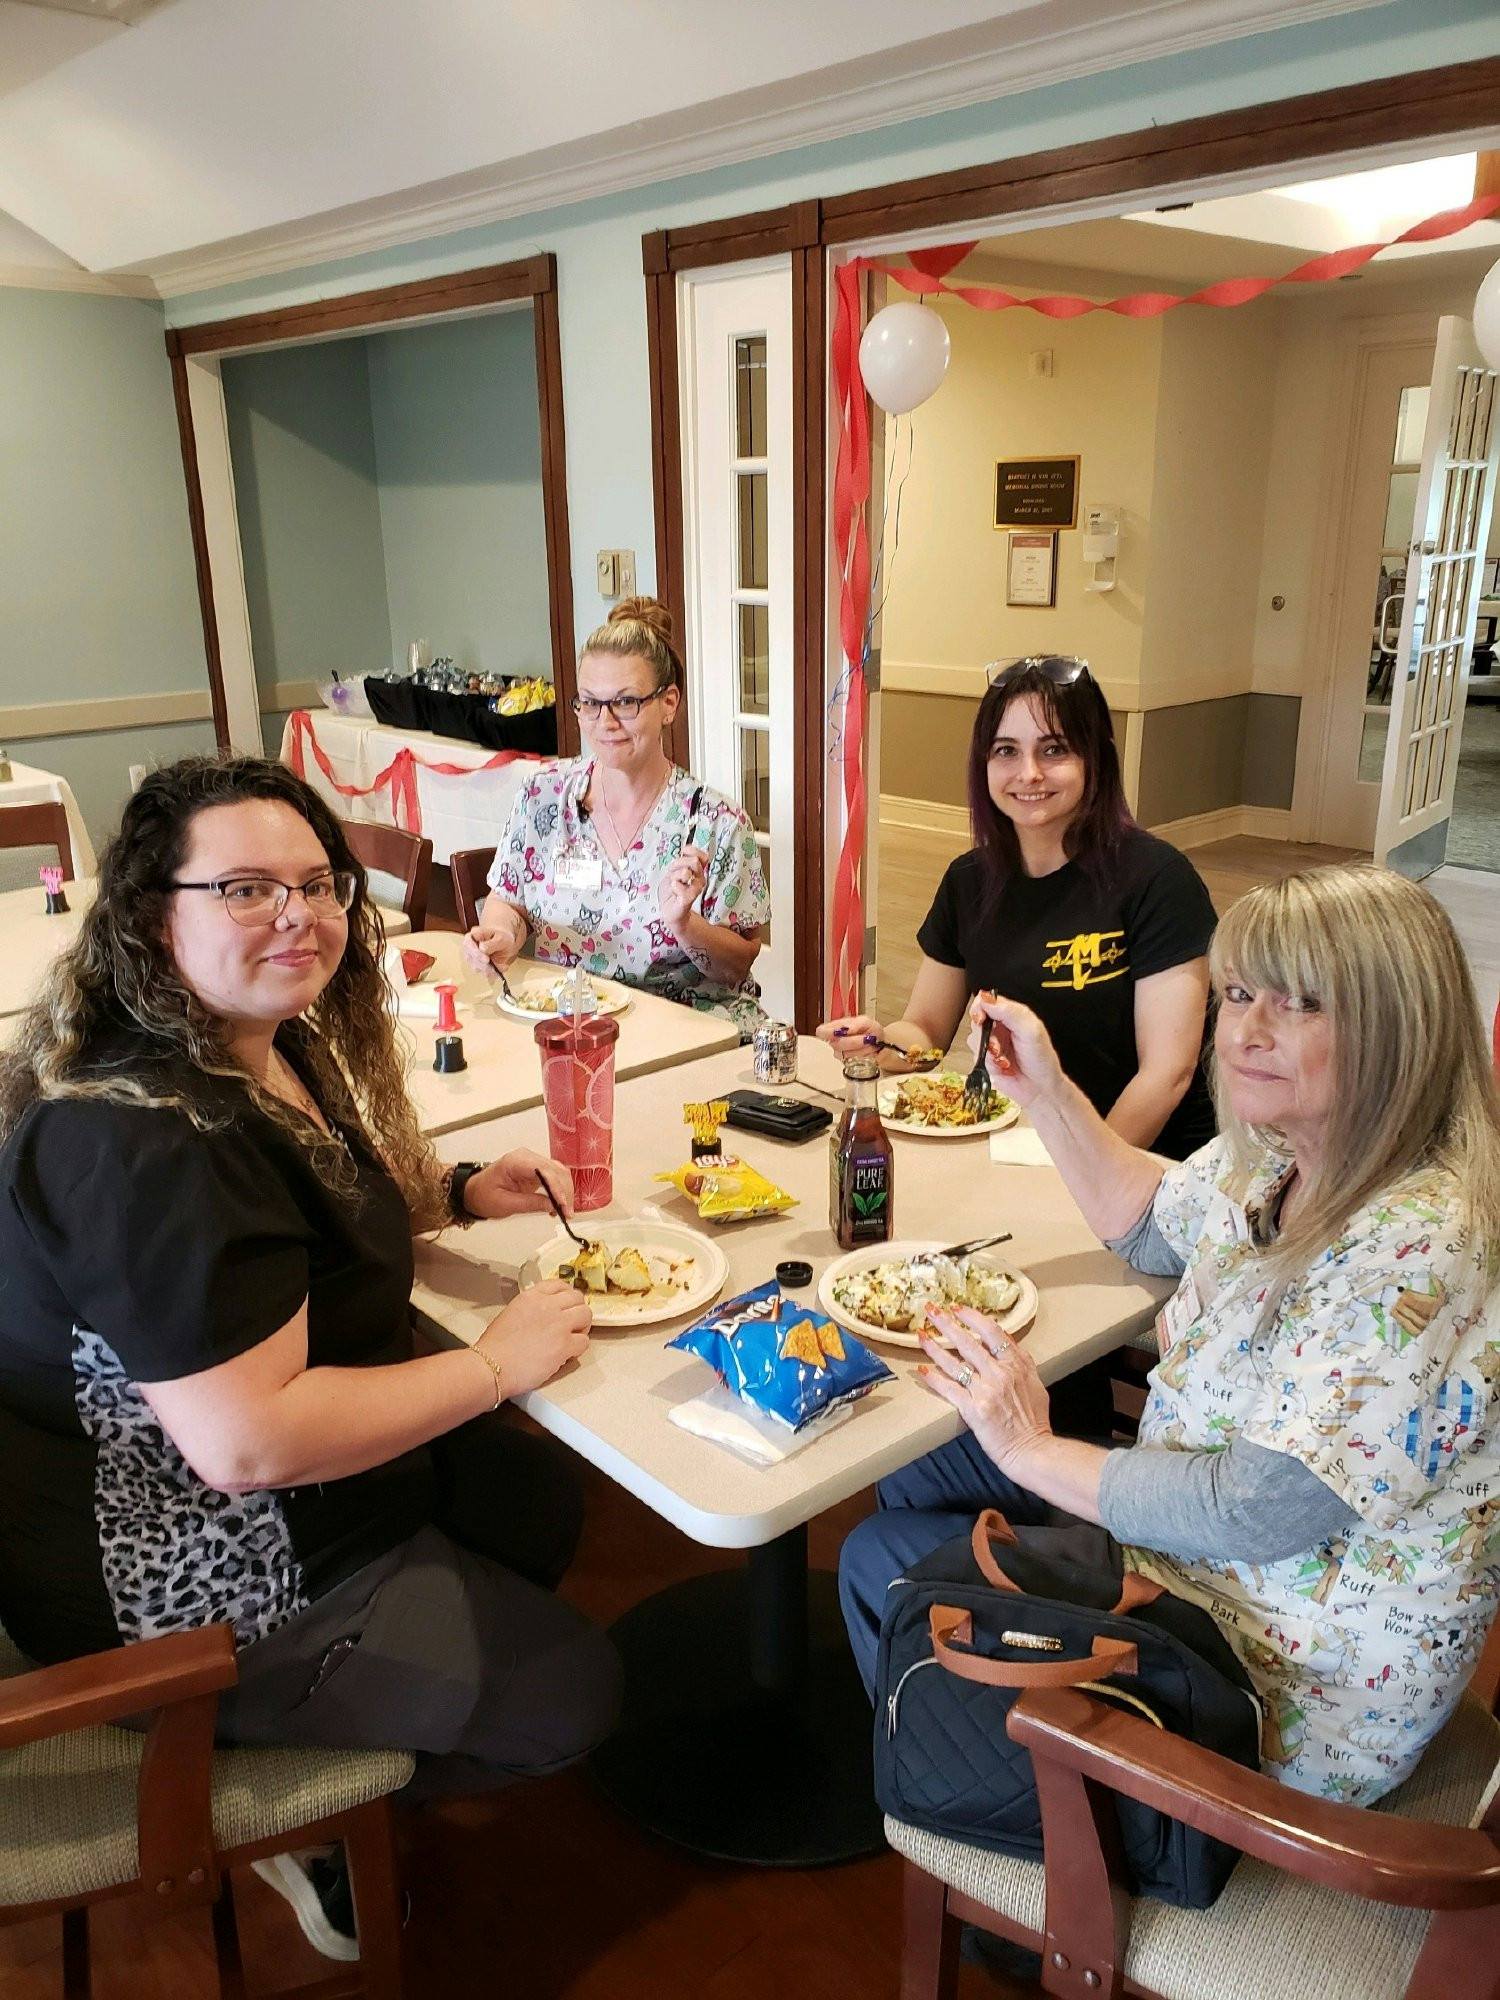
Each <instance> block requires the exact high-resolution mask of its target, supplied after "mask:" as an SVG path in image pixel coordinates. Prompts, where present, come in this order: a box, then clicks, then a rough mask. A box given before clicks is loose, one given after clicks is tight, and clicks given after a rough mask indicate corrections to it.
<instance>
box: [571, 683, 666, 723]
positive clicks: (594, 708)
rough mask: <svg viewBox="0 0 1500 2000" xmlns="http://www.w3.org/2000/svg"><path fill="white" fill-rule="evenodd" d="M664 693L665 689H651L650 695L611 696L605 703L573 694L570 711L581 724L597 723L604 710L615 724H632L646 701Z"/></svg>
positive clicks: (653, 699) (589, 695)
mask: <svg viewBox="0 0 1500 2000" xmlns="http://www.w3.org/2000/svg"><path fill="white" fill-rule="evenodd" d="M665 693H666V689H665V688H652V690H651V692H650V694H612V695H610V696H609V698H608V699H607V700H605V701H597V700H595V698H594V696H593V695H591V694H575V695H574V697H573V701H572V709H573V713H574V714H575V715H576V716H577V717H578V719H579V720H580V721H581V722H597V721H598V720H599V714H600V711H601V710H602V709H606V708H607V709H608V710H609V712H610V714H611V715H612V716H613V717H614V719H615V721H616V722H634V721H635V719H636V717H637V716H638V715H639V714H640V712H641V710H642V709H643V708H644V707H645V706H646V703H647V702H648V701H655V700H656V699H657V697H658V696H659V695H664V694H665Z"/></svg>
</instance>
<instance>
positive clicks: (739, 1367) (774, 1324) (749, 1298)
mask: <svg viewBox="0 0 1500 2000" xmlns="http://www.w3.org/2000/svg"><path fill="white" fill-rule="evenodd" d="M667 1345H668V1347H676V1348H681V1349H682V1350H683V1351H684V1352H685V1353H688V1354H696V1355H697V1356H698V1358H699V1360H700V1361H706V1362H707V1363H708V1365H709V1367H710V1368H712V1369H713V1371H714V1373H715V1374H716V1375H717V1376H718V1378H719V1380H720V1381H721V1382H723V1383H724V1385H725V1386H726V1387H727V1388H728V1389H730V1390H732V1391H733V1393H734V1394H735V1395H736V1396H739V1397H740V1398H742V1399H743V1401H745V1402H746V1403H748V1404H750V1406H751V1407H752V1408H753V1409H756V1410H759V1411H760V1412H761V1413H762V1414H763V1415H765V1416H768V1417H772V1418H774V1419H775V1421H776V1422H777V1423H779V1424H784V1425H785V1426H786V1428H787V1429H788V1430H792V1431H796V1430H801V1428H802V1427H803V1425H804V1424H809V1423H811V1422H812V1421H813V1420H814V1419H815V1418H817V1417H820V1416H823V1415H824V1414H825V1413H826V1412H827V1411H829V1410H831V1409H834V1408H836V1407H837V1406H838V1405H840V1404H842V1403H847V1402H852V1401H853V1400H854V1399H855V1398H856V1397H859V1396H863V1395H865V1394H867V1393H868V1392H869V1390H871V1389H873V1388H874V1387H875V1385H876V1383H877V1382H888V1381H890V1380H891V1371H890V1369H889V1368H887V1367H886V1365H885V1363H884V1362H883V1361H880V1360H878V1359H877V1358H876V1357H875V1355H873V1354H872V1353H871V1352H870V1350H869V1348H867V1347H865V1346H864V1345H863V1344H862V1343H861V1342H860V1341H858V1340H856V1339H855V1338H854V1336H853V1335H852V1334H842V1333H840V1332H839V1329H838V1328H837V1327H836V1326H835V1325H834V1324H833V1321H832V1320H831V1319H829V1318H828V1317H827V1316H826V1314H824V1313H820V1312H816V1311H814V1310H813V1309H812V1308H811V1307H809V1306H802V1305H797V1304H796V1303H794V1302H793V1301H791V1300H788V1299H784V1298H783V1297H782V1295H781V1290H780V1287H779V1286H777V1285H775V1284H764V1285H757V1286H756V1287H755V1289H754V1290H753V1291H750V1292H743V1293H741V1295H740V1297H739V1298H737V1299H730V1300H728V1301H727V1302H726V1303H725V1304H723V1305H719V1306H714V1307H712V1308H711V1309H710V1310H709V1311H708V1312H706V1313H704V1314H703V1316H702V1317H701V1318H700V1319H696V1320H694V1321H693V1324H692V1325H691V1326H690V1327H688V1328H687V1329H686V1331H685V1332H683V1333H679V1334H677V1335H676V1336H675V1337H674V1338H673V1339H671V1340H669V1341H668V1342H667Z"/></svg>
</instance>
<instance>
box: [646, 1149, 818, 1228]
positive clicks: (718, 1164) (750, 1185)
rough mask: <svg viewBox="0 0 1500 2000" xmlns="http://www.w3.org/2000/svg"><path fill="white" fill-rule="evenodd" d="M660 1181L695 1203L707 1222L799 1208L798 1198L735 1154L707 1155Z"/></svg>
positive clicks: (772, 1213)
mask: <svg viewBox="0 0 1500 2000" xmlns="http://www.w3.org/2000/svg"><path fill="white" fill-rule="evenodd" d="M656 1178H657V1180H659V1181H670V1182H671V1184H672V1186H673V1187H675V1188H677V1189H678V1190H679V1191H680V1192H681V1193H683V1194H685V1195H687V1196H688V1198H689V1200H691V1201H695V1202H696V1203H697V1204H698V1214H699V1217H700V1218H701V1220H703V1221H704V1222H743V1221H744V1220H745V1219H746V1218H747V1217H749V1216H754V1215H779V1214H780V1213H781V1212H782V1210H783V1209H787V1208H795V1207H796V1205H797V1197H796V1196H795V1195H794V1194H788V1193H787V1191H786V1189H785V1188H780V1187H777V1185H776V1183H775V1182H774V1181H768V1180H767V1179H766V1177H765V1175H764V1174H762V1173H757V1172H756V1170H755V1168H754V1167H747V1166H746V1164H745V1162H744V1161H743V1160H740V1159H736V1158H735V1156H734V1154H732V1153H706V1154H704V1155H702V1156H701V1157H700V1158H697V1159H693V1160H690V1161H689V1162H688V1164H687V1165H686V1166H685V1167H677V1168H675V1169H674V1171H673V1172H671V1173H670V1174H658V1175H657V1176H656Z"/></svg>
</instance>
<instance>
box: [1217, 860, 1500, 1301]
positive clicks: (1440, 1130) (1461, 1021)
mask: <svg viewBox="0 0 1500 2000" xmlns="http://www.w3.org/2000/svg"><path fill="white" fill-rule="evenodd" d="M1209 964H1210V969H1211V971H1212V975H1213V981H1214V988H1215V991H1216V992H1217V993H1218V994H1220V995H1221V996H1222V994H1223V991H1224V987H1225V985H1226V983H1228V982H1229V981H1231V980H1242V981H1243V982H1244V984H1245V985H1246V986H1247V987H1249V988H1250V989H1251V990H1252V991H1257V990H1261V989H1264V988H1269V989H1270V990H1271V991H1273V992H1275V993H1280V994H1285V995H1287V996H1288V997H1295V998H1302V999H1310V1000H1316V1001H1317V1003H1318V1005H1319V1007H1320V1008H1321V1009H1322V1011H1323V1012H1324V1013H1325V1014H1326V1016H1327V1017H1328V1021H1329V1025H1330V1027H1331V1030H1332V1038H1333V1073H1334V1084H1333V1103H1332V1108H1331V1110H1330V1112H1329V1115H1328V1125H1327V1133H1326V1139H1325V1144H1324V1149H1323V1155H1322V1158H1321V1160H1320V1161H1319V1163H1318V1165H1317V1167H1316V1169H1315V1171H1314V1173H1313V1174H1312V1176H1311V1178H1310V1179H1309V1181H1308V1182H1307V1183H1306V1184H1305V1187H1304V1194H1303V1199H1302V1202H1301V1204H1300V1206H1299V1207H1298V1209H1297V1210H1296V1213H1295V1215H1294V1217H1293V1219H1292V1221H1291V1222H1290V1223H1289V1225H1288V1227H1287V1229H1286V1231H1285V1233H1284V1234H1283V1235H1282V1236H1281V1237H1280V1238H1279V1239H1278V1241H1277V1244H1276V1248H1275V1251H1274V1252H1273V1255H1272V1260H1271V1261H1272V1263H1273V1265H1274V1266H1276V1267H1278V1268H1279V1269H1281V1270H1283V1271H1284V1272H1285V1274H1286V1275H1287V1276H1291V1275H1292V1274H1293V1273H1294V1272H1295V1271H1297V1270H1305V1269H1306V1268H1307V1265H1308V1264H1309V1263H1310V1262H1311V1260H1312V1258H1313V1257H1315V1256H1316V1255H1317V1254H1318V1253H1319V1252H1320V1251H1322V1250H1325V1249H1326V1248H1327V1247H1328V1245H1329V1244H1330V1243H1332V1242H1333V1241H1334V1240H1335V1238H1336V1237H1337V1236H1338V1235H1339V1234H1340V1232H1341V1230H1342V1229H1343V1227H1344V1225H1345V1224H1346V1223H1347V1222H1348V1220H1349V1218H1350V1217H1351V1216H1353V1215H1356V1214H1357V1213H1358V1212H1359V1210H1360V1209H1362V1208H1364V1207H1365V1206H1366V1205H1367V1204H1368V1203H1369V1202H1371V1201H1372V1200H1373V1199H1374V1198H1375V1197H1376V1196H1377V1195H1379V1194H1381V1193H1382V1192H1383V1191H1385V1190H1393V1189H1395V1188H1396V1187H1398V1186H1399V1185H1400V1184H1401V1183H1402V1182H1403V1181H1411V1180H1415V1179H1417V1178H1419V1177H1421V1176H1423V1175H1424V1174H1431V1173H1432V1172H1433V1171H1434V1170H1436V1171H1439V1172H1442V1173H1445V1174H1449V1175H1451V1176H1452V1177H1453V1181H1454V1183H1455V1186H1456V1190H1457V1195H1458V1200H1459V1203H1460V1206H1461V1212H1462V1215H1463V1219H1464V1221H1465V1223H1466V1225H1467V1227H1468V1229H1469V1231H1470V1233H1471V1234H1472V1236H1473V1237H1474V1239H1475V1243H1476V1248H1478V1249H1479V1251H1480V1252H1481V1255H1482V1256H1483V1257H1484V1259H1485V1261H1486V1262H1490V1261H1492V1260H1494V1258H1495V1257H1496V1255H1497V1253H1500V1091H1497V1088H1496V1082H1495V1069H1494V1062H1493V1057H1492V1055H1491V1051H1490V1046H1489V1038H1488V1036H1487V1035H1486V1033H1485V1030H1484V1025H1483V1023H1482V1021H1481V1019H1480V1015H1479V1003H1478V1000H1477V999H1476V997H1475V993H1474V982H1473V979H1472V978H1471V977H1470V973H1469V967H1468V962H1467V960H1466V959H1465V957H1464V952H1463V947H1462V945H1461V944H1460V943H1459V941H1458V934H1457V932H1456V931H1455V930H1454V928H1453V924H1452V920H1451V919H1450V918H1449V916H1448V913H1447V911H1446V910H1445V909H1444V908H1443V907H1442V905H1441V904H1440V903H1439V902H1438V901H1437V900H1436V899H1435V898H1434V897H1433V896H1431V895H1429V894H1428V893H1427V891H1426V890H1425V889H1421V888H1419V887H1418V886H1417V884H1416V883H1415V882H1409V881H1408V880H1407V879H1406V878H1405V877H1404V876H1401V875H1396V874H1393V873H1391V872H1390V871H1389V870H1387V869H1383V868H1372V867H1340V868H1314V869H1309V870H1308V871H1307V872H1306V873H1304V874H1299V875H1288V876H1287V877H1286V878H1285V879H1284V880H1283V881H1280V882H1270V883H1267V884H1265V885H1264V886H1263V887H1261V888H1258V889H1254V890H1252V891H1251V892H1250V894H1249V895H1247V896H1243V897H1241V899H1240V900H1239V902H1237V903H1236V904H1234V905H1233V907H1232V908H1231V909H1230V911H1229V912H1228V914H1227V915H1226V916H1225V917H1224V919H1223V921H1222V922H1221V923H1220V925H1219V928H1218V930H1217V931H1216V933H1215V934H1214V940H1213V944H1212V947H1211V949H1210V958H1209ZM1214 1093H1215V1098H1216V1100H1217V1104H1218V1113H1219V1125H1220V1129H1221V1130H1222V1131H1223V1132H1224V1133H1225V1134H1226V1135H1227V1136H1228V1138H1229V1140H1230V1144H1231V1148H1232V1151H1233V1154H1234V1158H1235V1163H1236V1165H1237V1167H1238V1168H1239V1169H1240V1170H1241V1172H1243V1173H1248V1172H1249V1170H1250V1168H1251V1166H1252V1165H1253V1163H1254V1162H1255V1160H1256V1159H1257V1158H1259V1157H1261V1156H1263V1154H1264V1152H1265V1149H1266V1147H1267V1146H1268V1145H1269V1146H1270V1147H1272V1148H1273V1149H1278V1150H1282V1151H1286V1150H1288V1149H1287V1145H1286V1140H1285V1137H1284V1135H1282V1134H1280V1133H1277V1132H1273V1131H1265V1130H1260V1129H1252V1128H1250V1127H1247V1126H1246V1125H1245V1124H1243V1123H1242V1121H1241V1120H1240V1119H1238V1118H1237V1117H1236V1116H1235V1114H1234V1111H1233V1110H1232V1108H1231V1106H1230V1103H1229V1098H1228V1093H1227V1091H1226V1089H1225V1086H1224V1079H1223V1077H1222V1076H1220V1075H1219V1074H1218V1073H1217V1067H1216V1069H1215V1076H1214Z"/></svg>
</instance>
